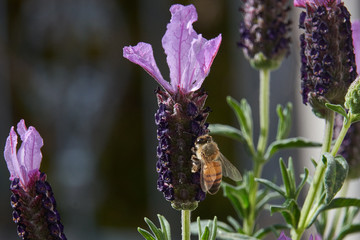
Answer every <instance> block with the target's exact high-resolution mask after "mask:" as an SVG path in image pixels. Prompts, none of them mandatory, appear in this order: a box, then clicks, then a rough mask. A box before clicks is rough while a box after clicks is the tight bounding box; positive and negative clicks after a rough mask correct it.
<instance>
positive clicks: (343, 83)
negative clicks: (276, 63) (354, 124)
mask: <svg viewBox="0 0 360 240" xmlns="http://www.w3.org/2000/svg"><path fill="white" fill-rule="evenodd" d="M294 5H295V6H297V7H303V8H306V12H302V13H301V15H300V23H299V27H300V28H303V29H304V30H305V33H304V34H301V36H300V41H301V63H302V66H301V79H302V83H301V87H302V97H303V103H304V104H307V103H310V105H311V106H312V108H313V111H314V113H315V114H316V115H317V116H319V117H324V114H325V112H326V111H327V110H326V107H325V103H326V102H330V103H333V104H343V103H344V96H345V94H346V92H347V89H348V87H349V85H350V84H351V83H352V82H353V81H354V79H355V78H356V65H355V55H354V47H353V41H352V30H351V22H350V13H349V12H348V10H347V9H346V7H345V6H344V4H343V3H342V2H341V1H340V0H295V2H294Z"/></svg>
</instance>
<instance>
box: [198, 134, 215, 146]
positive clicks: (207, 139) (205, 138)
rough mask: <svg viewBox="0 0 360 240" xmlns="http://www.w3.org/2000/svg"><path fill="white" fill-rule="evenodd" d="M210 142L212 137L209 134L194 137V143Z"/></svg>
mask: <svg viewBox="0 0 360 240" xmlns="http://www.w3.org/2000/svg"><path fill="white" fill-rule="evenodd" d="M210 142H212V137H211V136H210V135H203V136H200V137H198V138H197V139H196V144H200V145H202V144H205V143H210Z"/></svg>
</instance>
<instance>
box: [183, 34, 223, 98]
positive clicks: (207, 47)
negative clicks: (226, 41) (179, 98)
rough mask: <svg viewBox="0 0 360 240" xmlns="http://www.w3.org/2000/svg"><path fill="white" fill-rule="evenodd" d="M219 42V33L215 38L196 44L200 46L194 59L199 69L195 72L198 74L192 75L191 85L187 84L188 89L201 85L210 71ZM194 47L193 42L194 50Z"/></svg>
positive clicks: (194, 89)
mask: <svg viewBox="0 0 360 240" xmlns="http://www.w3.org/2000/svg"><path fill="white" fill-rule="evenodd" d="M205 40H206V39H205ZM197 43H199V42H197ZM220 43H221V34H220V35H219V36H217V37H216V38H214V39H211V40H209V41H206V42H205V43H203V44H201V45H200V46H198V47H200V48H199V49H198V51H197V54H196V60H197V65H199V66H196V68H199V70H200V71H198V72H197V73H198V74H197V75H195V76H194V80H193V81H192V82H191V85H190V86H189V87H190V91H196V90H198V89H199V88H200V87H201V85H202V83H203V82H204V79H205V78H206V76H207V75H208V74H209V72H210V67H211V65H212V63H213V61H214V58H215V56H216V54H217V52H218V50H219V47H220ZM195 49H196V47H195V44H194V51H195Z"/></svg>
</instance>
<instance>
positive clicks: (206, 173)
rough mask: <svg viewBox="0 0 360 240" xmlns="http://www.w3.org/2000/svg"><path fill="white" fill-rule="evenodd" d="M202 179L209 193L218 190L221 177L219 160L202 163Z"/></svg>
mask: <svg viewBox="0 0 360 240" xmlns="http://www.w3.org/2000/svg"><path fill="white" fill-rule="evenodd" d="M203 178H204V179H203V180H204V185H205V188H206V190H207V191H208V192H209V193H210V194H215V193H217V191H219V188H220V184H221V179H222V167H221V162H220V161H212V162H208V163H206V164H204V167H203Z"/></svg>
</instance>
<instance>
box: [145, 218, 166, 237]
mask: <svg viewBox="0 0 360 240" xmlns="http://www.w3.org/2000/svg"><path fill="white" fill-rule="evenodd" d="M145 222H146V224H147V225H148V226H149V228H150V230H151V231H152V232H153V233H154V235H155V238H156V239H157V240H163V239H164V234H163V233H162V232H161V231H160V229H158V228H157V227H156V225H155V224H154V223H153V222H152V221H151V220H150V219H148V218H145Z"/></svg>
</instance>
